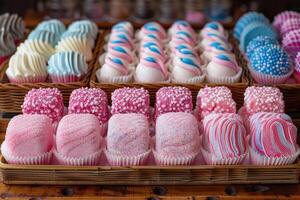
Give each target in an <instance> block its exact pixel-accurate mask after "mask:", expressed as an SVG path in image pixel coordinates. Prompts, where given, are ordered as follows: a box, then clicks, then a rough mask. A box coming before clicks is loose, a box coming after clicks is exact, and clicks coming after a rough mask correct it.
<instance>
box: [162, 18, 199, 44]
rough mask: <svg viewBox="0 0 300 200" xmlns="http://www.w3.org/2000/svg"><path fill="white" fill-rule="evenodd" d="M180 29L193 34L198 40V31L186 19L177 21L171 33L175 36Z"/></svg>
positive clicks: (170, 30) (171, 28)
mask: <svg viewBox="0 0 300 200" xmlns="http://www.w3.org/2000/svg"><path fill="white" fill-rule="evenodd" d="M178 31H186V32H188V33H190V34H191V35H192V37H193V38H194V39H195V40H196V32H195V30H194V29H193V27H192V26H191V25H190V24H189V23H188V22H187V21H184V20H178V21H175V22H174V23H173V24H172V26H171V27H170V29H169V31H168V32H169V34H170V35H171V37H172V36H174V35H175V34H176V33H177V32H178Z"/></svg>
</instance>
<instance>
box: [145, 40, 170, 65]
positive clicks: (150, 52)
mask: <svg viewBox="0 0 300 200" xmlns="http://www.w3.org/2000/svg"><path fill="white" fill-rule="evenodd" d="M140 57H141V58H146V57H153V58H155V59H158V60H160V61H162V62H164V63H165V62H166V61H167V58H166V55H165V53H164V51H163V50H162V49H160V48H159V46H157V45H154V44H151V43H146V44H144V48H143V51H142V52H140Z"/></svg>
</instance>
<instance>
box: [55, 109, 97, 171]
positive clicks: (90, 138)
mask: <svg viewBox="0 0 300 200" xmlns="http://www.w3.org/2000/svg"><path fill="white" fill-rule="evenodd" d="M70 124H72V125H71V126H70ZM55 140H56V141H55V143H56V148H55V151H54V154H55V158H56V160H57V162H58V164H63V165H76V166H77V165H97V164H98V163H99V159H100V156H101V148H100V147H101V144H102V137H101V134H100V124H99V121H98V119H97V117H96V116H95V115H92V114H68V115H66V116H64V117H63V118H62V119H61V120H60V122H59V124H58V127H57V131H56V137H55Z"/></svg>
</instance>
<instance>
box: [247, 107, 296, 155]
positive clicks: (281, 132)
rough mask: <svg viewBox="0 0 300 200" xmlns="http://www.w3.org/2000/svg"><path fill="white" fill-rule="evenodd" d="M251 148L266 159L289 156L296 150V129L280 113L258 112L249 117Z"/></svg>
mask: <svg viewBox="0 0 300 200" xmlns="http://www.w3.org/2000/svg"><path fill="white" fill-rule="evenodd" d="M250 130H251V131H250V135H251V142H250V143H251V147H252V148H253V149H254V150H255V151H257V152H258V153H260V154H262V155H266V156H268V157H283V156H289V155H291V154H293V153H295V152H296V149H297V141H296V138H297V128H296V126H295V125H294V124H293V123H292V120H291V118H290V117H289V116H288V115H286V114H282V113H266V112H260V113H256V114H254V115H252V116H251V117H250Z"/></svg>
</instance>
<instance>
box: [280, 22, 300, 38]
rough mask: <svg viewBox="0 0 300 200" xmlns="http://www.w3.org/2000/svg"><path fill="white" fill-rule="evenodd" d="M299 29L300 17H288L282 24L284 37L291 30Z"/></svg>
mask: <svg viewBox="0 0 300 200" xmlns="http://www.w3.org/2000/svg"><path fill="white" fill-rule="evenodd" d="M297 29H300V18H292V19H288V20H286V21H285V22H284V23H283V24H282V27H281V32H280V34H281V36H282V37H284V36H285V35H286V34H288V33H289V32H291V31H294V30H297Z"/></svg>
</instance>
